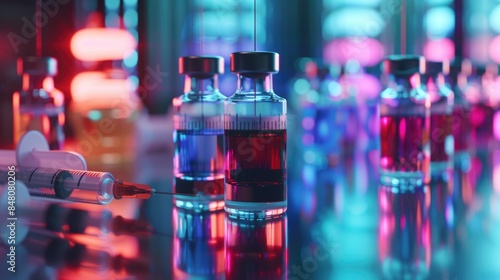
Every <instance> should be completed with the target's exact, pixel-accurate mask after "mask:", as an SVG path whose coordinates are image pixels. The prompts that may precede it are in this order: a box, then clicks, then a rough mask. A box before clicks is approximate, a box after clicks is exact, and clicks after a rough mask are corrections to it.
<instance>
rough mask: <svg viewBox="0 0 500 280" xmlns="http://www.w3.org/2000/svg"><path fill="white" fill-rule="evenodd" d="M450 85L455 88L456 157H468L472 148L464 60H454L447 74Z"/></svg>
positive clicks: (453, 125) (454, 140)
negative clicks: (463, 69) (463, 68)
mask: <svg viewBox="0 0 500 280" xmlns="http://www.w3.org/2000/svg"><path fill="white" fill-rule="evenodd" d="M447 78H448V82H449V87H450V88H451V89H452V90H453V93H454V100H453V123H452V131H453V142H454V148H455V158H456V159H457V160H458V161H460V160H461V159H460V158H463V157H467V153H468V150H469V148H470V133H471V128H470V121H469V118H470V104H469V102H468V101H467V100H466V99H465V95H464V90H465V88H466V84H467V77H466V74H465V73H464V72H463V71H462V62H461V61H453V62H452V63H451V65H450V72H449V75H447Z"/></svg>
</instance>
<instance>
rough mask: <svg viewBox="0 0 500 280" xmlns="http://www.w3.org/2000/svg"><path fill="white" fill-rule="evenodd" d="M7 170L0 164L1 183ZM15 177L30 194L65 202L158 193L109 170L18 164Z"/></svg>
mask: <svg viewBox="0 0 500 280" xmlns="http://www.w3.org/2000/svg"><path fill="white" fill-rule="evenodd" d="M8 171H9V169H8V166H6V165H0V183H1V182H2V181H5V180H7V173H8ZM15 176H16V179H17V180H21V181H22V182H23V183H25V184H26V186H27V187H28V190H29V192H30V194H31V195H33V196H41V197H49V198H56V199H63V200H66V201H75V202H85V203H94V204H102V205H105V204H108V203H110V202H111V200H113V198H116V199H122V198H138V199H149V198H150V197H151V196H152V195H153V194H154V193H158V194H167V195H174V193H171V192H158V191H156V190H155V189H153V188H151V187H150V186H148V185H145V184H137V183H130V182H123V181H121V180H115V178H114V177H113V175H112V174H111V173H109V172H96V171H83V170H71V169H54V168H45V167H17V168H16V175H15Z"/></svg>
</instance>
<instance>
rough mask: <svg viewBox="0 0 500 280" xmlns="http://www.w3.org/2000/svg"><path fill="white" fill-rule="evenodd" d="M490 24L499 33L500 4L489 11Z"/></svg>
mask: <svg viewBox="0 0 500 280" xmlns="http://www.w3.org/2000/svg"><path fill="white" fill-rule="evenodd" d="M489 20H490V26H491V29H492V30H493V31H495V32H496V33H500V5H498V6H496V7H495V8H494V9H493V11H491V14H490V17H489Z"/></svg>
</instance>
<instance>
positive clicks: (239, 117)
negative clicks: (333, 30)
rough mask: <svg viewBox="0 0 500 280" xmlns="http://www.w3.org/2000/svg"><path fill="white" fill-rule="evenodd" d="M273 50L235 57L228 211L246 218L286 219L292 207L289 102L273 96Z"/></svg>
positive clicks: (227, 126) (229, 105)
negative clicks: (289, 201)
mask: <svg viewBox="0 0 500 280" xmlns="http://www.w3.org/2000/svg"><path fill="white" fill-rule="evenodd" d="M278 70H279V56H278V54H277V53H274V52H237V53H232V54H231V71H232V72H235V73H237V75H238V85H237V86H238V88H237V90H236V93H235V94H234V95H232V96H231V97H229V98H228V99H227V100H226V102H225V109H224V111H225V115H224V140H225V149H226V161H225V183H226V184H225V188H226V189H225V191H226V192H225V210H226V212H228V213H229V215H230V216H232V217H238V218H241V219H268V218H272V217H277V216H281V215H282V214H283V213H285V211H286V208H287V184H286V143H287V130H286V124H287V120H286V108H287V107H286V100H285V99H284V98H281V97H279V96H277V95H276V94H275V93H274V92H273V86H272V74H273V73H276V72H278Z"/></svg>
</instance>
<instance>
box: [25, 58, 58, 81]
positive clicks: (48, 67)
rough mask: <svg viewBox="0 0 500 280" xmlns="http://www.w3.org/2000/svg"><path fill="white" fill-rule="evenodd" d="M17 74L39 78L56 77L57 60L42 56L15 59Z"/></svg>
mask: <svg viewBox="0 0 500 280" xmlns="http://www.w3.org/2000/svg"><path fill="white" fill-rule="evenodd" d="M17 73H18V74H19V75H22V74H24V73H27V74H31V75H39V76H55V75H57V59H55V58H53V57H50V56H44V57H37V56H29V57H25V58H19V59H17Z"/></svg>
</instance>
